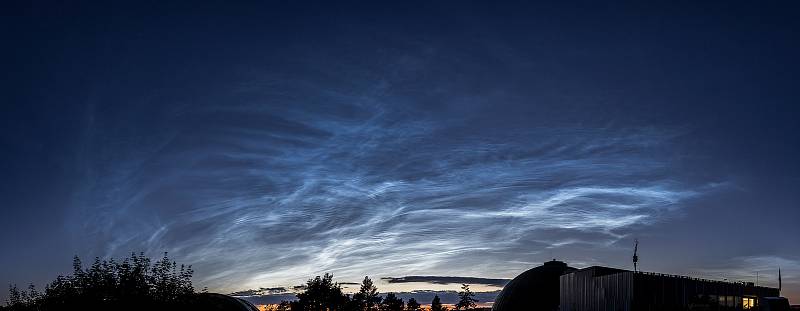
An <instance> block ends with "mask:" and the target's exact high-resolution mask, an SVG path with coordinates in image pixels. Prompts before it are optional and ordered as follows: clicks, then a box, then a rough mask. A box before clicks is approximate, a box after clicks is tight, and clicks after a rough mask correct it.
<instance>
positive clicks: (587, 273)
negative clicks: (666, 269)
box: [559, 266, 779, 311]
mask: <svg viewBox="0 0 800 311" xmlns="http://www.w3.org/2000/svg"><path fill="white" fill-rule="evenodd" d="M559 292H560V303H559V305H560V310H562V311H631V310H635V311H656V310H671V311H672V310H758V309H756V308H757V307H758V306H759V304H763V303H766V300H765V297H777V296H778V295H779V293H778V289H775V288H770V287H763V286H755V285H754V284H752V283H734V282H722V281H712V280H704V279H697V278H691V277H686V276H677V275H667V274H659V273H648V272H633V271H629V270H622V269H615V268H608V267H599V266H594V267H588V268H585V269H580V270H576V271H572V272H569V273H565V274H563V275H561V276H560V279H559Z"/></svg>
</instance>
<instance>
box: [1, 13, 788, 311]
mask: <svg viewBox="0 0 800 311" xmlns="http://www.w3.org/2000/svg"><path fill="white" fill-rule="evenodd" d="M696 2H697V1H687V2H672V3H652V2H635V3H628V4H603V3H594V4H588V3H571V4H566V5H547V4H530V3H527V4H523V3H506V4H496V3H491V4H490V3H488V2H466V1H457V2H439V1H426V2H414V1H402V3H396V4H388V5H387V4H382V5H377V4H375V3H372V2H370V3H359V4H356V3H349V4H343V3H337V4H336V5H331V4H328V5H321V4H319V3H311V2H304V1H295V2H292V3H291V4H289V3H288V2H275V3H270V2H261V3H245V4H230V3H223V2H218V3H212V4H197V3H191V4H185V5H182V4H163V3H160V2H146V3H145V2H139V1H136V2H132V3H129V4H120V3H118V4H113V5H112V4H97V3H82V4H75V3H50V2H45V1H27V2H24V3H23V4H20V5H16V6H15V5H9V4H8V3H6V4H3V5H4V6H5V7H4V8H3V10H1V11H2V13H0V14H3V16H2V19H3V22H2V23H3V28H4V32H7V33H6V34H5V35H4V38H5V40H4V41H5V44H4V49H3V52H2V56H3V59H4V60H5V62H4V63H6V64H5V65H4V69H3V71H4V73H3V75H2V92H1V93H2V95H0V96H2V97H0V99H2V108H0V109H2V110H0V144H1V145H0V147H1V148H0V168H1V169H2V170H1V171H2V173H3V177H2V179H0V183H1V184H0V208H1V209H2V217H1V218H0V243H2V245H3V248H4V251H3V252H0V267H2V268H0V283H3V284H6V283H18V284H26V283H28V282H35V283H37V284H41V283H43V282H44V281H47V280H51V279H53V278H54V277H55V275H57V274H58V273H64V272H68V271H69V269H70V260H71V257H72V256H73V255H75V254H77V255H80V256H82V257H94V256H124V255H125V254H127V253H129V252H131V251H145V252H147V253H148V254H151V255H152V256H158V254H159V253H161V252H164V251H168V252H170V253H171V254H172V255H173V256H174V257H175V258H177V259H178V260H179V261H181V262H186V263H191V264H194V266H195V269H196V271H197V274H196V283H197V284H198V285H200V286H201V287H202V286H208V287H209V289H211V290H215V291H222V292H230V291H234V290H244V289H248V288H257V287H262V286H263V287H272V286H291V285H296V284H299V283H300V282H302V281H303V280H305V279H307V278H308V277H311V276H313V275H317V274H321V273H324V272H333V273H334V275H336V276H337V279H339V280H340V281H345V282H353V281H358V280H360V279H361V278H362V277H363V276H364V275H366V274H369V275H370V276H373V277H375V278H379V277H399V276H404V275H450V276H476V277H491V278H510V277H513V276H515V275H516V274H517V273H519V272H521V271H523V270H525V269H527V268H529V267H531V266H533V265H537V264H538V263H540V262H542V261H545V260H548V259H550V258H553V257H556V258H559V259H562V260H564V261H567V262H568V263H570V264H571V265H573V266H577V267H582V266H585V265H590V264H602V265H610V266H617V267H629V266H630V263H629V261H630V255H631V248H632V241H633V239H634V238H639V239H640V240H641V241H642V245H641V248H640V250H641V254H640V256H641V258H642V259H641V261H642V262H641V266H642V268H643V269H644V270H650V271H658V272H667V273H677V274H690V275H693V276H702V277H708V278H714V279H722V278H728V279H735V280H751V279H753V278H754V276H755V273H756V272H758V273H759V275H760V276H761V278H760V280H761V281H762V283H764V284H767V285H774V286H776V285H777V277H776V271H777V268H778V266H781V268H782V269H783V271H784V285H785V287H786V294H787V295H790V297H792V298H793V300H794V301H797V300H800V248H798V247H797V245H800V229H799V228H800V226H798V225H797V224H798V221H800V206H798V202H800V192H799V191H798V190H800V187H799V186H800V164H798V163H799V161H798V160H797V159H800V125H799V124H800V122H798V117H800V108H798V107H797V105H798V99H799V98H800V95H798V89H800V85H798V84H799V83H798V82H799V81H800V71H799V69H800V62H798V55H800V40H797V38H799V37H800V33H799V32H800V22H799V21H798V19H797V16H798V13H800V12H798V7H797V6H796V5H794V6H791V5H789V2H786V3H779V2H774V3H769V4H763V3H755V2H747V3H739V2H706V3H696ZM383 286H385V288H391V285H389V284H383ZM4 295H5V293H3V294H2V296H0V297H5V296H4Z"/></svg>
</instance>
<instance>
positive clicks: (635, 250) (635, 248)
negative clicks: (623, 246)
mask: <svg viewBox="0 0 800 311" xmlns="http://www.w3.org/2000/svg"><path fill="white" fill-rule="evenodd" d="M638 252H639V239H634V240H633V272H638V271H639V269H638V266H637V264H638V263H639V255H638Z"/></svg>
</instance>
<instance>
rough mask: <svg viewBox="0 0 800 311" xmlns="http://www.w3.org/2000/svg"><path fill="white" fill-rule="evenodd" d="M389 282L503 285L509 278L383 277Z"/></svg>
mask: <svg viewBox="0 0 800 311" xmlns="http://www.w3.org/2000/svg"><path fill="white" fill-rule="evenodd" d="M381 279H382V280H385V281H386V282H388V283H430V284H483V285H491V286H498V287H503V286H505V285H506V283H508V282H509V281H511V280H509V279H488V278H476V277H463V276H416V275H412V276H403V277H385V278H381Z"/></svg>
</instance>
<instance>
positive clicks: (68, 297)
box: [3, 253, 195, 311]
mask: <svg viewBox="0 0 800 311" xmlns="http://www.w3.org/2000/svg"><path fill="white" fill-rule="evenodd" d="M192 274H193V271H192V268H191V266H184V265H180V266H178V265H177V263H175V262H174V261H171V260H170V259H169V257H167V254H166V253H164V257H163V258H161V259H160V260H158V261H155V262H151V260H150V258H147V257H145V256H144V254H143V253H140V254H138V255H137V254H135V253H134V254H131V256H130V257H129V258H124V259H122V260H121V261H115V260H114V259H111V260H100V258H95V261H94V263H92V264H91V265H90V266H88V267H84V266H83V264H82V263H81V260H80V259H79V258H78V257H77V256H75V258H74V260H73V272H72V274H71V275H67V276H63V275H60V276H58V277H57V278H56V279H55V280H54V281H53V282H52V283H50V284H47V286H45V288H44V290H43V291H41V292H40V291H37V290H36V288H35V287H34V286H33V285H31V286H29V287H28V289H27V290H21V289H19V288H17V287H16V285H12V286H9V297H8V300H7V302H6V304H7V305H6V307H5V308H3V310H14V311H23V310H42V311H47V310H59V311H61V310H112V309H115V310H135V309H136V310H148V309H165V308H177V309H183V308H184V307H185V306H187V305H188V302H190V300H191V299H192V298H193V296H194V295H195V291H194V287H193V286H192Z"/></svg>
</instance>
